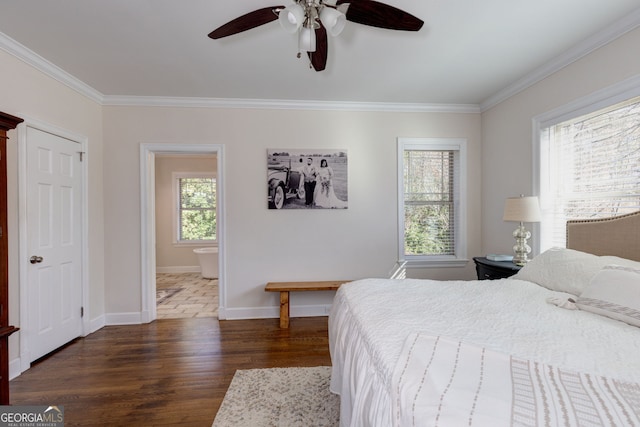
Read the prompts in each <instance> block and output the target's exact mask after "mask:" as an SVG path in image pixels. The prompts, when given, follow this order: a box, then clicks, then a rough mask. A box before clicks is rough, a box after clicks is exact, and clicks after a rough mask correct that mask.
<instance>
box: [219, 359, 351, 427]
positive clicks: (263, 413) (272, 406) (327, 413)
mask: <svg viewBox="0 0 640 427" xmlns="http://www.w3.org/2000/svg"><path fill="white" fill-rule="evenodd" d="M330 379H331V368H330V367H328V366H317V367H313V368H271V369H248V370H238V371H236V373H235V375H234V376H233V379H232V380H231V385H229V389H228V390H227V393H226V394H225V396H224V400H223V401H222V405H221V406H220V410H219V411H218V414H217V415H216V418H215V420H214V421H213V427H232V426H233V427H262V426H283V427H284V426H286V427H334V426H338V425H339V417H340V398H339V397H338V396H337V395H335V394H332V393H331V392H330V391H329V382H330Z"/></svg>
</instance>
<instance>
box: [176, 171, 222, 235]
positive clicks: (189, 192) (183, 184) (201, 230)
mask: <svg viewBox="0 0 640 427" xmlns="http://www.w3.org/2000/svg"><path fill="white" fill-rule="evenodd" d="M178 181H179V182H178V186H179V190H180V201H179V203H180V204H179V221H180V223H179V228H178V230H179V237H178V239H179V240H180V241H189V240H194V241H196V240H216V180H215V178H205V177H202V178H179V179H178Z"/></svg>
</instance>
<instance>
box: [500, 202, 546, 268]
mask: <svg viewBox="0 0 640 427" xmlns="http://www.w3.org/2000/svg"><path fill="white" fill-rule="evenodd" d="M502 219H503V220H504V221H514V222H519V223H520V225H518V228H516V229H515V230H514V232H513V237H514V238H515V239H516V244H515V245H514V247H513V252H515V255H514V257H513V263H514V264H516V265H520V266H522V265H525V264H526V263H527V262H529V259H528V258H527V255H529V253H530V252H531V246H529V245H527V239H529V238H530V237H531V233H530V232H529V231H527V230H526V229H525V228H524V223H525V222H540V204H539V202H538V198H537V197H535V196H527V197H525V196H524V195H522V194H521V195H520V197H509V198H507V200H506V201H505V204H504V216H503V218H502Z"/></svg>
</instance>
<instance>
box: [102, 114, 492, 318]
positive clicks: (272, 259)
mask: <svg viewBox="0 0 640 427" xmlns="http://www.w3.org/2000/svg"><path fill="white" fill-rule="evenodd" d="M285 124H286V125H285ZM104 130H105V132H104V138H105V144H106V145H107V146H108V147H109V150H106V151H105V157H104V159H105V163H104V168H105V182H108V184H109V185H107V186H106V188H105V232H106V233H105V235H106V239H107V242H106V252H105V263H106V265H107V266H108V267H109V268H107V269H106V275H105V280H106V305H107V311H108V312H109V313H130V312H136V311H139V310H140V304H141V302H140V297H139V295H140V293H139V292H138V289H139V287H140V284H139V282H140V276H141V272H140V255H139V254H140V237H139V236H140V200H139V198H140V194H139V145H140V143H161V142H167V143H173V144H175V143H210V144H224V145H225V176H224V177H221V178H219V179H224V183H225V191H226V200H224V202H223V203H224V208H225V213H226V242H227V245H226V251H227V252H226V273H227V276H226V279H227V300H226V309H227V311H229V312H230V316H234V315H238V316H243V315H246V314H247V313H253V314H255V315H265V313H267V312H268V313H273V314H274V315H277V307H278V300H277V298H278V297H277V295H274V294H271V293H269V294H267V293H265V292H264V290H263V289H264V284H265V283H266V282H268V281H286V280H315V279H317V280H322V279H326V280H329V279H341V278H346V279H351V278H360V277H370V276H386V275H387V273H388V270H389V269H390V268H391V267H392V265H393V263H394V262H395V261H396V258H397V213H396V212H397V208H396V203H397V194H396V180H397V174H396V166H395V165H396V138H397V137H460V138H466V139H467V140H468V143H469V165H470V171H469V174H468V183H467V185H468V187H469V191H468V193H469V203H468V206H469V209H468V220H469V227H468V237H469V243H470V244H469V256H472V255H475V254H476V253H478V252H479V250H480V228H479V224H480V220H479V213H480V167H479V165H480V115H479V114H449V113H380V112H331V111H291V110H249V109H217V108H160V107H115V106H108V107H105V108H104ZM312 147H320V148H325V147H327V148H346V149H347V150H348V154H349V209H348V210H345V211H333V210H312V211H308V210H302V211H300V210H283V211H275V210H268V209H267V201H266V174H267V170H266V150H267V148H312ZM123 248H126V250H123ZM470 264H473V263H470ZM411 273H412V274H413V275H416V276H420V277H434V278H452V279H453V278H461V279H465V278H472V277H474V269H473V265H469V266H468V267H467V268H466V269H457V268H449V269H431V270H424V271H412V272H411ZM331 296H332V294H331V293H326V294H321V295H318V294H316V293H309V294H306V295H304V294H301V295H294V297H293V298H294V300H293V305H294V306H295V305H298V304H321V303H322V304H328V303H330V302H331ZM265 307H268V308H270V310H266V311H265V310H264V308H265ZM234 313H235V314H234Z"/></svg>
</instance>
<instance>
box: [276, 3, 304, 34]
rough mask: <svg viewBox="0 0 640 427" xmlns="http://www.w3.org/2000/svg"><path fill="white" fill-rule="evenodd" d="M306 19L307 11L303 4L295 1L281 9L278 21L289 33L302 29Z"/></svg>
mask: <svg viewBox="0 0 640 427" xmlns="http://www.w3.org/2000/svg"><path fill="white" fill-rule="evenodd" d="M304 19H305V13H304V9H303V8H302V6H300V5H299V4H298V3H293V4H291V5H289V6H287V7H285V8H284V9H282V10H281V11H280V13H279V14H278V21H279V22H280V26H281V27H282V29H284V30H285V31H286V32H288V33H291V34H293V33H295V32H296V31H298V30H299V29H300V27H301V26H302V23H303V22H304Z"/></svg>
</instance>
